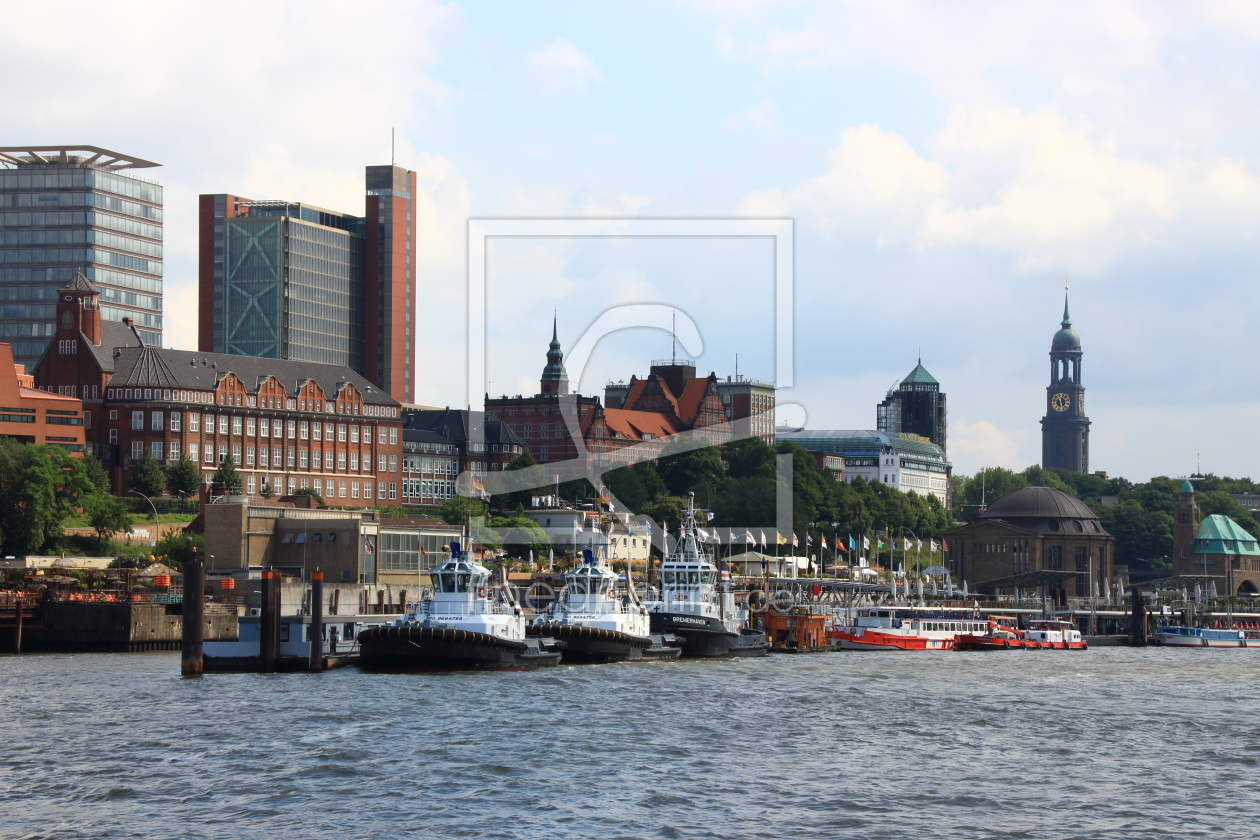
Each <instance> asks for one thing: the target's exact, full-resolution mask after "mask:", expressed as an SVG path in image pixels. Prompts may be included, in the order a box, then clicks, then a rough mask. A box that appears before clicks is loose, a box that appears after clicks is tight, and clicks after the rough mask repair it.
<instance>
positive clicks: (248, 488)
mask: <svg viewBox="0 0 1260 840" xmlns="http://www.w3.org/2000/svg"><path fill="white" fill-rule="evenodd" d="M250 399H251V400H252V399H253V397H250ZM256 486H257V485H256V484H255V483H254V476H252V475H251V476H250V477H249V478H247V479H245V492H246V493H248V494H249V495H251V496H252V495H254V489H255V487H256Z"/></svg>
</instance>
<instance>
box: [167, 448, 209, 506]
mask: <svg viewBox="0 0 1260 840" xmlns="http://www.w3.org/2000/svg"><path fill="white" fill-rule="evenodd" d="M166 486H167V489H169V490H170V491H171V495H172V496H175V497H176V498H177V499H180V500H181V501H187V500H188V499H189V498H190V497H192V496H195V495H197V493H198V492H199V491H200V490H201V468H200V467H198V466H197V464H196V462H195V461H193V460H192V459H191V458H189V457H188V455H187V454H183V455H180V456H179V459H178V460H176V461H175V463H173V464H171V466H170V468H169V469H168V470H167V472H166Z"/></svg>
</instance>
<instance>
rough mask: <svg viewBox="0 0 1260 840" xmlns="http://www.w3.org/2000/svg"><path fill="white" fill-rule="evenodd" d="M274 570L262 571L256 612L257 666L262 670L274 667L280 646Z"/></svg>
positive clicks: (273, 668) (269, 669) (272, 669)
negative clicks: (260, 598)
mask: <svg viewBox="0 0 1260 840" xmlns="http://www.w3.org/2000/svg"><path fill="white" fill-rule="evenodd" d="M276 574H277V573H276V572H263V573H262V593H261V594H262V602H261V604H260V609H259V613H258V667H259V670H261V671H263V672H269V671H274V670H275V669H276V657H277V656H278V655H279V647H280V616H279V615H278V614H277V613H278V612H279V610H277V609H276V608H277V607H278V606H279V604H278V603H277V601H278V600H279V599H278V598H276V589H277V588H278V587H277V585H276V584H277V583H279V581H278V580H277V579H276Z"/></svg>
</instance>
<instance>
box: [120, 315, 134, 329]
mask: <svg viewBox="0 0 1260 840" xmlns="http://www.w3.org/2000/svg"><path fill="white" fill-rule="evenodd" d="M122 322H123V323H124V324H126V325H127V329H131V325H132V324H133V323H135V322H134V321H132V320H131V318H129V317H128V316H126V315H124V316H123V319H122Z"/></svg>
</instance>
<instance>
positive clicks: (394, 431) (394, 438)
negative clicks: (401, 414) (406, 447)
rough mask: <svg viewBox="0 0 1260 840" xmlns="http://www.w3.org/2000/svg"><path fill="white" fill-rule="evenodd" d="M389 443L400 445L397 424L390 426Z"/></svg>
mask: <svg viewBox="0 0 1260 840" xmlns="http://www.w3.org/2000/svg"><path fill="white" fill-rule="evenodd" d="M389 445H390V446H397V445H398V427H397V426H390V427H389Z"/></svg>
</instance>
